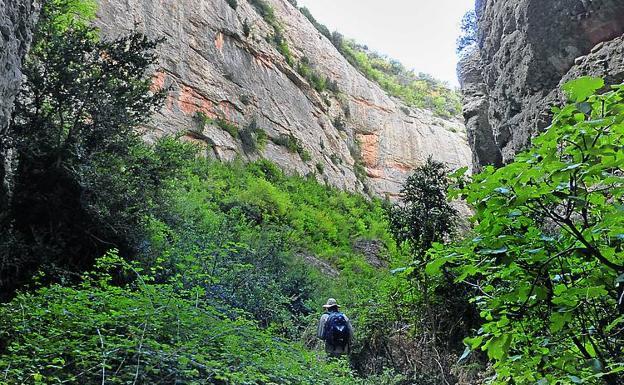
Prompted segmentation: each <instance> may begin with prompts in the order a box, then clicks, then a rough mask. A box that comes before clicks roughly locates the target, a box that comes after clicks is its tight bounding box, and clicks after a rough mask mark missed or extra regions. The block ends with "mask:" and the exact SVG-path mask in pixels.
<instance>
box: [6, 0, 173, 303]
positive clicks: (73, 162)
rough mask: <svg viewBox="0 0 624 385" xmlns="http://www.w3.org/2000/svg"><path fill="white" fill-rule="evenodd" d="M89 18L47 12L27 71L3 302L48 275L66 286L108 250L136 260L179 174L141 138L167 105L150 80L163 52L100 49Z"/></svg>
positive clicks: (146, 47) (134, 43) (125, 46)
mask: <svg viewBox="0 0 624 385" xmlns="http://www.w3.org/2000/svg"><path fill="white" fill-rule="evenodd" d="M89 12H93V8H92V4H91V3H90V2H81V1H70V0H58V1H51V2H46V3H45V4H44V7H43V10H42V12H41V15H40V21H39V23H38V25H37V28H36V31H35V34H34V42H33V47H32V49H31V51H30V53H29V55H28V57H27V58H26V61H25V63H24V66H23V71H24V74H25V81H24V82H23V85H22V88H21V90H20V93H19V95H18V97H17V99H16V104H15V111H14V113H13V115H12V123H11V124H12V131H11V132H12V140H11V141H12V142H13V144H14V150H15V154H16V156H15V158H16V163H17V167H16V170H15V173H14V182H15V186H14V199H13V201H12V202H11V206H10V207H9V209H8V214H7V215H6V216H3V223H0V228H1V230H0V232H1V235H0V255H1V256H2V263H1V265H2V267H1V268H0V287H1V288H2V292H3V293H10V289H11V288H14V287H16V286H19V285H20V284H21V283H23V282H24V281H25V280H27V279H28V277H29V275H30V274H32V273H33V272H34V271H35V270H36V269H38V268H40V267H42V266H45V267H46V269H48V270H50V271H56V272H57V274H56V275H57V276H65V277H67V276H70V275H71V273H72V272H75V271H79V270H81V269H83V268H85V267H88V266H89V265H90V263H92V261H93V259H94V258H95V257H97V256H99V255H102V253H103V252H104V251H106V250H107V249H109V248H110V247H117V248H120V249H121V250H122V251H123V253H124V255H129V254H130V253H131V250H132V249H134V248H135V247H136V246H137V245H138V242H139V241H140V239H141V237H142V236H143V235H142V229H143V219H144V218H145V216H146V215H148V214H149V213H150V212H151V211H152V210H155V209H156V208H157V207H158V205H159V202H161V201H162V200H163V198H162V194H163V184H162V180H165V179H167V178H168V176H169V175H170V172H172V171H173V170H170V169H163V168H162V167H161V162H162V161H163V160H162V159H160V158H159V156H158V154H157V153H156V152H155V151H154V149H153V148H150V147H149V146H146V145H144V144H143V142H142V141H141V139H140V137H139V136H138V134H137V132H136V127H137V126H138V125H140V124H143V123H145V122H147V120H148V118H149V116H151V114H152V113H154V111H156V109H157V108H158V107H159V106H160V104H161V102H162V100H163V95H162V94H160V93H156V94H154V93H152V91H151V90H150V87H151V80H150V78H149V76H147V73H146V71H147V69H148V68H150V67H151V66H152V65H153V64H154V63H155V61H156V55H155V52H154V49H155V47H156V45H157V42H155V41H151V40H149V39H147V38H146V37H144V36H142V35H139V34H132V35H130V36H127V37H121V38H118V39H116V40H105V39H98V38H97V37H96V35H97V33H96V30H95V29H93V28H92V27H90V26H88V25H87V22H85V21H83V19H82V16H81V15H84V14H85V13H87V14H88V15H89V16H92V14H91V13H89Z"/></svg>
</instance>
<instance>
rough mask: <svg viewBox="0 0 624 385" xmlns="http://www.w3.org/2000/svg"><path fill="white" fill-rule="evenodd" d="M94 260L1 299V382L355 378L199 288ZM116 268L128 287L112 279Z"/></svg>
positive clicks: (239, 381)
mask: <svg viewBox="0 0 624 385" xmlns="http://www.w3.org/2000/svg"><path fill="white" fill-rule="evenodd" d="M100 265H101V266H102V267H103V268H104V269H103V270H100V271H99V272H97V273H93V274H90V275H88V276H87V277H86V278H85V279H84V281H83V283H82V284H81V285H80V286H78V287H75V288H71V287H62V286H57V285H54V286H51V287H48V288H42V289H40V290H38V291H36V292H34V293H32V294H20V295H19V296H18V297H16V298H15V299H14V300H13V301H12V302H10V303H8V304H5V305H0V325H1V327H0V329H1V330H2V331H1V332H0V337H1V338H2V340H3V341H4V345H3V348H2V351H1V352H0V353H2V356H0V371H1V372H2V376H3V382H5V383H11V384H18V383H19V384H44V383H59V382H71V383H81V384H93V383H115V384H118V383H139V384H148V383H150V384H152V383H163V384H178V383H197V384H215V383H219V384H264V383H296V384H310V385H312V384H314V385H316V384H319V383H325V384H328V385H329V384H332V385H333V384H356V383H359V381H357V380H356V379H355V378H353V376H352V375H351V373H350V371H349V369H348V367H347V365H345V364H344V362H339V361H332V362H326V361H325V360H323V359H319V357H317V356H316V355H315V354H314V353H311V352H308V351H306V350H305V349H304V348H303V347H302V346H301V345H299V344H296V343H293V342H287V341H285V340H282V339H279V338H276V337H275V336H273V335H271V334H270V333H269V332H267V331H262V330H260V329H259V328H258V327H257V326H255V325H254V324H253V323H252V322H250V321H247V320H246V319H245V318H244V314H242V313H240V312H238V311H235V310H229V309H227V308H218V307H215V306H213V305H212V304H211V302H212V301H209V300H208V299H207V298H206V291H205V289H204V288H202V287H197V286H189V287H180V285H179V282H178V281H177V280H174V281H172V282H171V283H169V282H166V283H159V284H155V283H153V278H154V277H153V276H151V275H149V274H144V273H141V270H140V269H137V268H133V267H131V266H128V265H127V264H124V263H123V262H121V261H120V260H119V259H118V258H116V257H115V255H114V254H109V255H108V256H107V257H106V258H104V259H103V260H102V261H101V263H100ZM111 267H112V268H114V269H113V270H109V269H110V268H111ZM120 267H122V269H123V270H124V271H125V273H127V274H129V275H131V276H134V281H133V283H131V284H127V285H123V286H121V287H119V286H113V285H112V281H111V275H110V273H111V272H117V271H118V270H119V268H120ZM115 274H116V273H115ZM191 274H192V272H191Z"/></svg>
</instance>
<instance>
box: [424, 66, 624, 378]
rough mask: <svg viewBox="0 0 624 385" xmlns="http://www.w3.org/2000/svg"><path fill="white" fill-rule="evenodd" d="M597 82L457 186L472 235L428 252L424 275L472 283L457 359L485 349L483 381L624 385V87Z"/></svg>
mask: <svg viewBox="0 0 624 385" xmlns="http://www.w3.org/2000/svg"><path fill="white" fill-rule="evenodd" d="M603 86H604V82H603V81H602V80H600V79H592V78H580V79H578V80H575V81H572V82H570V83H568V84H567V85H566V86H565V87H564V88H565V90H566V92H567V93H568V95H569V96H570V99H571V101H572V102H571V103H570V104H568V105H566V106H564V107H563V108H561V109H555V116H554V118H553V122H552V126H551V127H550V128H549V129H548V131H547V132H546V133H544V134H542V135H540V136H539V137H537V138H536V139H535V140H534V141H533V145H532V147H531V148H530V149H529V150H527V151H526V152H524V153H522V154H520V155H518V156H517V158H516V160H515V161H514V162H513V163H512V164H509V165H507V166H505V167H502V168H500V169H498V170H495V169H493V168H491V167H490V168H487V169H486V170H485V171H484V172H483V173H481V174H479V175H475V176H474V177H473V178H472V181H471V182H470V183H469V184H468V185H467V186H466V187H464V188H462V189H461V190H459V193H460V194H461V195H462V196H463V197H465V198H466V199H467V201H468V202H469V203H470V204H472V205H473V207H474V208H475V209H476V214H475V217H474V222H475V224H476V226H475V229H474V231H475V237H474V238H473V239H470V240H467V241H466V242H463V243H460V244H457V245H455V246H453V247H449V248H444V247H435V248H434V249H433V250H432V256H431V258H433V260H432V262H430V263H429V265H428V266H427V271H428V272H429V273H430V274H432V275H436V274H444V275H452V276H453V278H454V280H455V281H456V282H461V283H466V284H468V285H470V286H471V287H473V288H474V293H473V295H472V296H473V301H474V303H475V304H476V305H477V306H478V308H479V310H480V312H481V317H482V318H483V324H482V326H481V328H480V329H479V330H478V332H476V333H475V334H474V335H473V337H472V338H468V339H466V341H465V342H466V344H467V345H468V348H467V350H466V355H467V354H469V352H470V351H471V350H483V351H485V352H487V355H488V357H489V358H490V359H491V360H492V361H493V362H494V369H495V371H496V377H495V378H494V380H493V382H492V383H493V384H508V383H512V382H513V383H522V384H524V383H531V384H533V383H535V384H555V383H556V384H580V383H583V384H608V385H615V384H621V383H622V382H623V381H624V377H623V376H622V371H623V370H624V366H623V365H624V355H623V354H622V349H621V346H622V342H623V341H622V319H623V317H622V315H621V314H622V312H621V309H622V307H621V304H622V303H621V295H622V288H621V282H622V274H623V273H624V256H623V254H622V246H623V244H622V240H623V239H624V237H623V236H622V234H623V233H624V220H623V218H624V217H623V216H622V203H623V202H622V199H623V196H624V180H623V179H622V175H623V171H624V170H623V169H622V165H623V164H624V163H623V162H622V160H623V159H622V151H620V150H621V148H622V146H623V145H624V139H623V138H624V124H623V123H622V122H624V113H623V111H624V88H623V87H622V86H617V87H614V89H613V91H611V92H607V93H605V94H602V95H598V94H595V92H596V91H597V90H599V89H602V88H603ZM462 183H464V182H463V181H462Z"/></svg>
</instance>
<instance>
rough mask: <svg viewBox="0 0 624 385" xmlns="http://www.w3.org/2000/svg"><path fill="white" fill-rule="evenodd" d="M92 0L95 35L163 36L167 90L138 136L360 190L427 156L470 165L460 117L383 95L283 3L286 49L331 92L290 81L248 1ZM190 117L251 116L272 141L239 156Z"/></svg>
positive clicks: (375, 189)
mask: <svg viewBox="0 0 624 385" xmlns="http://www.w3.org/2000/svg"><path fill="white" fill-rule="evenodd" d="M99 3H100V10H99V14H98V21H97V25H98V26H99V27H100V28H101V29H102V32H103V33H104V34H105V35H108V36H116V35H117V34H120V33H125V32H128V31H131V30H133V29H138V30H139V31H143V32H145V33H146V34H147V35H148V36H151V37H154V38H156V37H165V38H166V41H165V42H164V43H163V44H162V45H161V47H160V56H161V63H160V68H156V69H155V74H154V85H155V87H162V88H166V89H167V90H168V93H169V97H168V100H167V102H166V106H165V108H164V109H163V110H162V111H161V113H160V114H159V115H158V116H157V117H155V119H154V121H153V125H152V126H151V127H148V132H147V135H148V136H157V135H162V134H164V133H186V135H187V136H188V137H190V138H192V139H193V140H198V141H201V142H204V143H208V144H209V146H208V147H207V151H208V153H209V154H210V155H212V156H215V157H217V158H219V159H223V160H229V159H233V158H235V157H238V156H242V157H243V158H245V159H257V158H260V157H263V158H267V159H270V160H273V161H275V162H276V163H278V164H279V165H280V166H282V167H284V168H285V169H287V170H290V171H293V172H298V173H299V174H302V175H305V174H308V173H315V174H316V175H317V178H318V179H319V180H325V181H326V182H327V183H329V184H331V185H333V186H336V187H339V188H342V189H346V190H350V191H362V190H366V189H367V188H369V189H370V190H371V192H372V193H374V194H376V195H378V196H384V195H390V196H393V195H396V194H397V193H398V191H399V188H400V185H401V184H402V182H403V181H404V179H405V178H406V176H407V175H408V174H409V172H410V171H411V170H412V169H413V168H414V167H415V166H417V165H419V164H421V163H422V162H423V161H424V160H425V159H426V158H427V157H428V156H430V155H431V156H433V157H434V158H436V159H438V160H441V161H444V162H446V163H447V164H448V165H449V166H450V167H451V168H458V167H462V166H467V165H469V164H470V149H469V147H468V145H467V141H466V137H465V130H464V127H463V124H461V123H460V122H459V121H455V120H444V119H440V118H437V117H435V116H434V115H433V114H432V113H430V112H428V111H424V110H417V109H411V108H408V107H406V106H405V105H404V104H403V103H401V102H400V101H398V100H396V99H393V98H391V97H389V96H388V95H387V94H386V93H385V92H384V91H383V90H382V89H381V88H380V87H379V86H378V85H376V84H375V83H372V82H370V81H369V80H367V79H366V78H365V77H364V76H363V75H362V74H361V73H360V72H359V71H357V70H356V69H355V68H354V67H352V66H351V65H350V64H349V63H348V62H347V61H346V59H344V57H342V55H341V54H340V53H339V52H338V51H337V50H336V49H335V47H334V46H333V45H332V43H331V42H330V41H329V40H327V39H326V38H325V37H324V36H322V35H321V34H320V33H319V32H317V30H316V29H315V28H314V26H313V25H312V24H311V23H310V22H309V21H308V20H307V19H306V18H305V17H304V16H303V15H302V14H301V13H300V12H299V11H298V10H297V9H296V8H295V7H294V6H293V5H292V4H291V3H289V2H288V1H287V0H267V3H269V4H270V5H271V6H272V8H273V9H274V12H275V17H276V19H277V21H278V23H279V24H280V25H281V28H282V29H283V35H284V37H285V39H286V41H287V42H288V45H289V47H290V51H291V53H292V56H293V57H294V59H295V61H296V62H307V63H309V66H310V67H311V68H312V69H313V71H315V72H316V73H318V74H320V75H321V76H322V77H323V78H329V79H331V80H332V81H335V82H336V83H337V85H338V89H339V90H340V92H332V91H324V92H321V93H319V92H317V91H316V90H315V89H314V88H313V87H312V86H311V85H310V84H309V83H308V81H306V80H305V79H304V78H303V77H302V76H300V75H299V73H298V72H297V70H296V69H295V68H294V67H296V65H289V64H288V63H287V61H286V60H285V58H284V56H283V55H281V54H280V53H279V52H278V51H277V50H276V49H275V48H274V45H272V44H270V43H268V42H267V41H268V40H269V37H270V36H271V35H272V34H273V33H274V30H273V27H272V26H271V25H270V24H268V23H267V22H266V21H265V20H264V19H263V18H262V17H261V16H260V15H259V14H258V12H257V11H256V9H255V8H254V7H253V6H252V5H251V4H250V2H248V1H247V0H238V1H226V0H200V1H190V0H178V1H160V0H100V1H99ZM246 32H248V33H246ZM197 112H202V113H203V114H205V115H206V116H208V117H211V118H213V119H222V120H225V121H227V122H229V123H231V124H233V125H235V126H237V127H239V128H240V129H243V130H244V129H245V128H246V127H248V126H249V125H250V124H251V123H252V122H255V125H256V126H257V127H258V128H260V129H262V130H264V131H265V132H266V134H267V135H268V137H269V139H270V140H269V141H268V143H267V145H266V147H265V148H264V149H262V150H261V151H260V152H259V153H258V152H254V153H250V151H247V153H246V152H245V148H244V146H243V145H242V143H241V140H239V139H238V138H235V137H234V136H232V135H230V134H229V133H228V132H226V130H223V129H220V128H219V127H218V124H207V125H205V126H201V125H199V124H198V122H197V120H196V119H194V116H196V115H197ZM289 135H292V138H296V139H297V140H298V141H299V142H300V143H301V145H302V146H303V148H302V149H300V151H299V153H297V152H296V151H289V150H288V149H287V148H286V146H285V145H284V143H283V142H284V140H283V139H284V138H287V137H288V136H289ZM235 136H236V135H235ZM280 137H281V139H282V140H280ZM278 143H279V144H278ZM291 150H292V149H291ZM302 150H305V151H302ZM301 154H304V156H302V155H301ZM308 155H309V156H308ZM302 158H303V159H302ZM366 186H368V187H366Z"/></svg>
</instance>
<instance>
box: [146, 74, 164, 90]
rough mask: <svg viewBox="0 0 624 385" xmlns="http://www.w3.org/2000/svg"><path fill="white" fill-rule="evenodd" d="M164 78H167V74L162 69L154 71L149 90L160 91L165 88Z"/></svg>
mask: <svg viewBox="0 0 624 385" xmlns="http://www.w3.org/2000/svg"><path fill="white" fill-rule="evenodd" d="M165 80H167V74H166V73H165V72H164V71H156V72H155V73H154V75H153V76H152V86H151V87H150V90H151V91H152V92H158V91H161V90H162V89H163V88H165Z"/></svg>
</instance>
